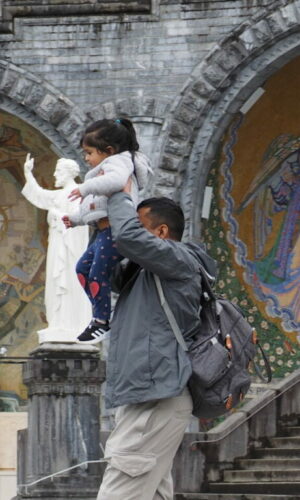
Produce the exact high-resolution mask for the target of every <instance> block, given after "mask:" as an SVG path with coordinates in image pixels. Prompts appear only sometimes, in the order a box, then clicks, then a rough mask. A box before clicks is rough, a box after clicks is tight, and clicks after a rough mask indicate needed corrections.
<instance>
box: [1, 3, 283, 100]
mask: <svg viewBox="0 0 300 500" xmlns="http://www.w3.org/2000/svg"><path fill="white" fill-rule="evenodd" d="M271 3H274V2H266V1H256V2H249V1H247V0H238V1H236V2H229V1H228V2H227V1H225V2H219V1H210V2H200V1H191V2H188V1H185V2H181V1H172V2H169V1H168V2H166V1H160V2H159V1H157V0H155V1H153V2H152V7H151V5H150V2H149V1H146V0H145V1H140V2H97V4H94V2H85V5H89V6H90V10H87V11H86V12H84V14H86V15H82V16H80V17H78V16H77V17H76V9H79V8H81V4H82V3H81V2H72V3H71V2H70V3H69V4H68V3H67V2H66V3H65V4H64V6H65V8H64V11H63V12H60V11H59V9H58V4H57V3H56V2H52V1H49V2H47V6H45V5H44V3H41V2H38V1H36V2H25V4H24V2H15V1H14V2H12V1H8V0H6V1H4V2H3V10H2V23H3V22H7V19H8V18H9V17H11V18H13V19H14V23H13V24H12V31H13V32H12V33H11V34H10V35H2V39H3V38H5V45H2V48H1V46H0V58H3V59H4V58H5V60H8V61H10V62H11V63H13V64H15V65H17V66H18V67H20V68H22V69H24V70H25V71H28V72H31V73H33V74H35V75H37V76H39V77H41V78H42V79H43V80H45V81H47V82H49V83H51V84H52V85H54V86H55V87H57V88H58V89H59V90H60V91H61V92H62V93H63V94H64V95H65V96H67V97H68V98H70V99H71V100H72V101H73V102H74V103H75V104H76V105H78V106H80V107H81V108H82V109H85V110H86V108H88V109H89V108H92V107H93V106H94V105H95V103H96V104H97V103H101V102H105V101H107V100H115V99H117V98H119V97H120V96H122V97H124V96H126V97H134V96H137V95H139V96H140V95H141V94H142V95H143V96H151V97H154V98H156V97H158V96H159V97H164V98H166V99H168V100H169V101H170V103H171V102H172V101H173V99H174V98H175V96H176V95H177V94H178V92H179V90H180V88H181V86H182V85H183V84H184V82H185V81H186V79H187V78H188V76H189V74H190V73H191V71H192V70H193V68H194V67H195V66H196V65H197V64H198V63H199V62H200V61H201V60H202V59H203V57H204V56H205V55H206V54H207V52H208V51H209V50H210V49H211V48H212V47H213V46H214V45H215V44H216V43H217V42H218V40H219V39H220V38H221V37H223V36H224V35H225V34H226V33H229V32H230V31H231V30H232V29H233V28H234V26H237V25H239V24H241V23H242V22H243V21H245V20H247V19H248V18H249V17H251V16H252V15H253V14H254V13H255V12H257V10H259V9H260V8H262V7H264V6H266V5H269V4H271ZM19 4H20V5H19ZM27 4H28V5H27ZM92 4H93V5H98V7H99V9H98V11H97V12H96V10H95V9H94V7H93V8H92ZM21 5H22V8H21ZM108 5H110V6H109V12H110V13H111V15H109V14H108ZM125 6H127V10H126V9H125ZM98 7H97V8H98ZM150 7H151V8H150ZM22 9H23V10H22ZM55 9H56V10H55ZM74 9H75V10H74ZM100 9H101V12H100ZM125 12H126V13H125ZM153 12H155V14H156V15H155V16H154V15H153ZM35 13H38V14H37V15H38V17H36V14H35ZM21 16H22V17H21ZM49 16H50V17H49ZM125 20H126V22H125ZM0 40H1V35H0Z"/></svg>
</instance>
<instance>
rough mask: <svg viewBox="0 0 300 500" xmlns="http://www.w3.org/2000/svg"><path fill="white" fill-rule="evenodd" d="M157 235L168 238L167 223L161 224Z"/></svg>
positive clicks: (164, 238) (163, 238)
mask: <svg viewBox="0 0 300 500" xmlns="http://www.w3.org/2000/svg"><path fill="white" fill-rule="evenodd" d="M158 237H159V238H161V239H162V240H166V239H168V238H169V228H168V226H167V224H161V225H160V226H159V228H158Z"/></svg>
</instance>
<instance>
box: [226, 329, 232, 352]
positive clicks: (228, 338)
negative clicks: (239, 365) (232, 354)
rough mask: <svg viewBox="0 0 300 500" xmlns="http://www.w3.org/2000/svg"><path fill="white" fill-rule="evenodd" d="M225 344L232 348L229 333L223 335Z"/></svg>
mask: <svg viewBox="0 0 300 500" xmlns="http://www.w3.org/2000/svg"><path fill="white" fill-rule="evenodd" d="M225 346H226V347H227V349H229V350H230V349H232V342H231V337H230V335H229V333H228V334H227V335H226V337H225Z"/></svg>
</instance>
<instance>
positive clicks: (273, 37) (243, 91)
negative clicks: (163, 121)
mask: <svg viewBox="0 0 300 500" xmlns="http://www.w3.org/2000/svg"><path fill="white" fill-rule="evenodd" d="M299 29H300V1H299V0H296V1H294V2H290V3H287V2H277V3H276V4H275V5H274V4H273V6H272V9H261V11H260V12H259V14H258V15H257V16H255V18H253V19H250V20H249V21H247V22H246V23H244V24H243V25H241V26H239V27H238V28H236V29H235V30H233V31H232V32H231V33H230V34H229V35H228V36H226V37H225V38H224V39H223V40H221V41H220V42H219V43H218V44H217V45H216V46H215V47H214V49H213V50H212V51H211V52H210V53H209V54H208V55H207V57H206V58H205V59H204V60H203V61H202V62H201V63H200V64H199V65H198V66H197V67H196V68H195V69H194V71H193V72H192V74H191V75H190V77H189V79H188V81H187V82H186V84H185V85H184V87H183V88H182V90H181V92H180V95H179V96H178V100H177V102H176V103H175V105H174V106H173V109H172V110H171V114H170V116H169V123H168V131H167V134H166V140H165V145H164V152H163V158H162V161H161V162H160V164H161V167H160V169H161V172H167V171H169V170H172V171H174V172H177V176H175V175H174V181H173V197H174V198H175V199H178V198H180V199H181V202H182V205H183V208H184V211H185V214H186V218H187V227H186V236H187V237H190V238H195V237H198V236H199V231H200V229H199V225H200V217H201V214H200V207H201V205H202V199H203V191H204V185H205V179H206V175H207V172H208V170H209V168H210V164H211V162H212V160H213V158H214V155H215V153H216V150H217V147H218V143H219V140H220V138H221V136H222V134H223V133H224V131H225V129H226V127H227V126H228V124H229V122H230V121H231V119H232V116H233V114H235V113H236V112H238V110H239V108H240V107H241V106H242V104H243V103H244V102H245V101H246V100H247V99H248V98H249V96H250V95H251V94H252V93H253V92H254V90H255V89H256V88H257V87H258V86H259V85H261V83H262V82H263V81H264V80H266V78H268V77H269V76H270V75H271V74H273V73H275V72H276V71H277V70H278V69H279V68H280V67H282V66H283V65H284V64H286V63H287V62H288V61H290V60H291V59H293V58H294V57H295V56H297V55H298V54H299V53H300V37H299ZM177 186H179V187H177Z"/></svg>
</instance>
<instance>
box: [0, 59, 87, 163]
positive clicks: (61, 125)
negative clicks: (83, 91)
mask: <svg viewBox="0 0 300 500" xmlns="http://www.w3.org/2000/svg"><path fill="white" fill-rule="evenodd" d="M0 109H3V110H4V111H7V112H8V113H11V114H12V115H14V116H17V117H18V118H20V119H21V120H23V121H25V122H27V123H29V124H30V125H31V126H32V127H34V128H36V129H37V130H39V131H40V132H41V133H42V134H43V135H44V136H45V137H47V138H48V139H49V140H50V141H51V143H52V144H53V146H54V147H55V148H56V150H57V152H58V153H59V154H60V155H61V156H66V157H69V158H70V157H71V158H74V159H76V160H77V161H78V162H79V163H81V157H80V154H79V148H78V147H77V145H79V138H80V136H81V133H82V130H83V129H84V127H85V125H86V123H87V121H88V117H87V115H86V114H85V113H83V112H81V110H80V109H78V107H77V106H76V105H75V104H74V103H73V102H72V101H71V100H70V99H68V98H67V97H66V96H64V95H62V94H61V93H60V92H59V91H58V89H56V88H55V87H54V86H52V85H49V84H48V83H47V82H46V81H45V80H42V79H41V78H38V77H36V76H35V75H33V74H31V73H28V72H24V70H23V69H21V68H19V67H17V66H15V65H13V64H11V63H7V62H6V61H3V60H2V61H1V60H0ZM82 166H83V165H82Z"/></svg>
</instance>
